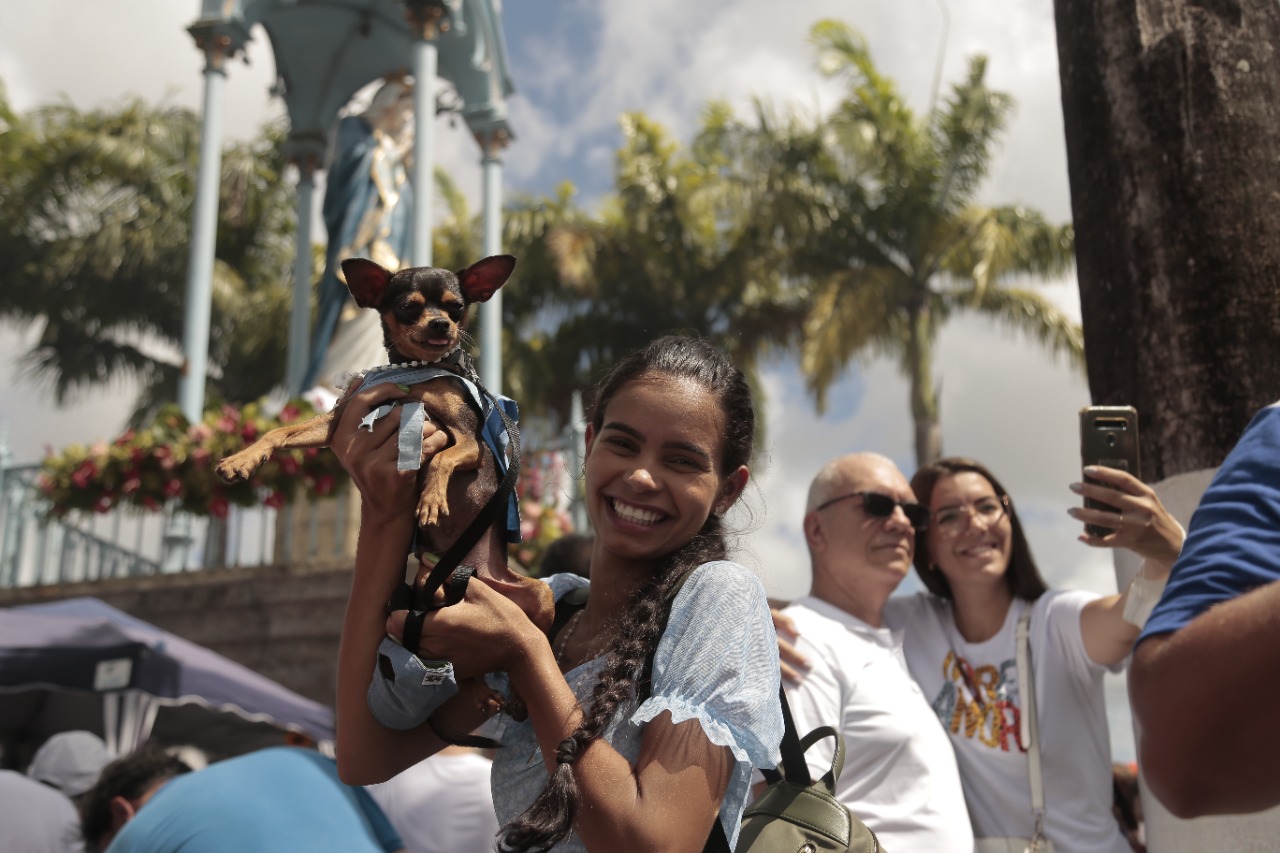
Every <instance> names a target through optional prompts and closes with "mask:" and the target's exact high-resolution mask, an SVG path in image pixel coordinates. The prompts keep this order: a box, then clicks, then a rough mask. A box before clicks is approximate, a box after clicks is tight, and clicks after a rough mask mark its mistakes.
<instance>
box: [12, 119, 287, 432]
mask: <svg viewBox="0 0 1280 853" xmlns="http://www.w3.org/2000/svg"><path fill="white" fill-rule="evenodd" d="M0 121H2V122H3V123H4V124H3V126H4V132H3V133H0V164H2V165H3V168H0V253H2V254H0V263H3V264H5V266H6V269H8V270H10V275H11V276H12V278H11V279H10V280H11V281H14V282H21V285H22V286H21V287H17V286H10V287H5V288H4V289H3V290H0V317H2V318H6V319H9V320H13V321H17V322H21V323H37V324H41V325H42V329H43V331H42V334H41V337H40V339H39V341H38V342H37V343H36V345H35V346H34V348H33V349H32V351H31V352H29V353H28V354H27V355H26V356H25V357H24V363H25V366H26V369H27V372H28V374H29V375H30V376H31V377H32V378H34V379H35V380H36V381H41V382H47V383H48V384H49V385H50V386H51V387H52V391H53V395H54V398H55V399H56V400H57V401H58V402H64V401H67V400H69V399H71V398H72V397H74V395H75V393H76V392H77V391H79V390H81V389H83V388H86V387H88V386H92V385H96V384H101V383H105V382H107V381H109V380H112V379H115V378H118V377H123V376H128V377H131V378H133V379H135V380H137V381H138V382H139V383H140V384H141V386H142V389H143V390H142V396H141V400H140V406H141V411H140V412H139V416H138V417H139V418H144V417H145V413H146V412H147V411H152V412H153V411H154V409H155V406H156V405H157V404H158V402H159V401H166V400H172V399H174V398H175V397H176V389H177V381H178V374H179V371H180V368H181V365H180V363H179V361H180V359H179V357H178V356H177V355H176V354H175V353H176V352H178V351H180V349H181V341H182V334H183V323H184V301H185V291H186V273H187V267H188V259H189V252H190V245H191V220H192V205H193V203H194V197H195V175H196V171H197V159H198V153H199V134H200V124H199V120H198V119H197V117H196V116H195V115H194V114H193V113H191V112H190V111H188V110H185V109H179V108H174V107H163V106H162V107H152V106H149V105H147V104H145V103H143V102H141V101H139V100H137V99H134V100H128V101H125V102H123V103H122V104H120V105H119V106H114V107H110V108H106V109H97V110H90V111H80V110H77V109H76V108H74V107H73V106H71V105H70V104H67V103H60V104H55V105H52V106H46V107H43V108H39V109H36V110H34V111H32V112H30V113H28V114H26V115H17V114H15V113H13V111H12V110H11V109H10V108H9V107H8V104H7V102H5V101H3V100H2V96H0ZM283 137H284V131H283V129H281V128H279V127H272V128H268V129H266V130H265V131H264V133H263V135H262V136H261V137H259V138H258V139H255V140H252V141H249V142H242V143H235V144H232V145H230V146H228V147H227V149H226V151H225V153H224V157H223V170H222V182H221V187H220V199H219V222H218V238H217V243H216V248H215V268H214V297H213V301H214V306H213V319H212V327H211V335H210V341H211V350H210V369H211V376H210V377H209V378H208V384H209V388H210V392H211V395H212V396H213V397H214V398H219V397H220V398H223V399H228V400H234V401H246V400H252V399H256V398H257V397H258V396H260V395H262V394H264V393H266V392H267V391H268V390H269V389H270V388H271V387H272V386H273V385H274V384H276V383H277V382H278V380H279V377H280V375H281V374H282V373H283V361H284V345H283V341H282V340H281V336H280V329H281V328H284V327H285V326H287V319H286V318H287V313H288V305H289V302H290V299H291V295H290V289H289V282H290V279H291V277H292V276H291V269H292V257H293V242H292V241H293V235H294V233H295V214H294V211H293V206H292V200H291V199H292V189H291V187H290V186H289V185H288V184H287V183H286V181H285V178H284V171H285V161H284V158H283V156H282V155H281V153H280V143H281V142H282V141H283Z"/></svg>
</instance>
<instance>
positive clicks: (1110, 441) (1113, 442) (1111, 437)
mask: <svg viewBox="0 0 1280 853" xmlns="http://www.w3.org/2000/svg"><path fill="white" fill-rule="evenodd" d="M1115 446H1116V437H1115V436H1114V435H1109V436H1107V447H1115Z"/></svg>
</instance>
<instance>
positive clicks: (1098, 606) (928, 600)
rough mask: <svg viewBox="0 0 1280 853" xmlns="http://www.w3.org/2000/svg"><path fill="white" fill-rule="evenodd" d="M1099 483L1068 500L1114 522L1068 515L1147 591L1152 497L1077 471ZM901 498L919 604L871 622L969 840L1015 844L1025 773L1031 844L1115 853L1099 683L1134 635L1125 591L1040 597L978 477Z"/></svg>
mask: <svg viewBox="0 0 1280 853" xmlns="http://www.w3.org/2000/svg"><path fill="white" fill-rule="evenodd" d="M1087 473H1088V474H1089V476H1090V478H1091V479H1094V480H1097V481H1098V483H1099V484H1100V485H1093V484H1076V485H1074V486H1073V487H1072V488H1073V490H1074V491H1077V492H1078V493H1080V494H1082V495H1084V496H1085V497H1089V498H1094V499H1096V500H1098V501H1101V502H1104V503H1106V504H1107V505H1108V506H1111V507H1112V508H1113V509H1114V511H1106V510H1097V509H1088V510H1086V509H1073V510H1071V514H1072V516H1073V517H1075V518H1077V519H1079V520H1080V521H1082V522H1086V523H1089V524H1095V525H1101V526H1104V527H1107V528H1109V529H1110V530H1111V531H1112V532H1111V533H1108V534H1107V535H1105V536H1091V535H1088V534H1083V535H1082V536H1081V540H1082V541H1084V542H1086V543H1087V544H1090V545H1093V546H1097V547H1110V548H1114V547H1125V548H1129V549H1131V550H1133V551H1134V552H1136V553H1138V554H1139V555H1141V556H1142V557H1144V558H1145V560H1146V562H1145V564H1144V566H1143V570H1142V571H1143V575H1144V576H1145V577H1146V578H1148V579H1150V580H1161V579H1163V578H1165V577H1167V576H1168V574H1169V569H1170V568H1171V567H1172V565H1173V561H1174V559H1175V558H1176V557H1177V555H1178V550H1179V549H1180V548H1181V545H1182V538H1183V535H1184V534H1183V532H1182V529H1181V527H1179V526H1178V524H1177V522H1176V521H1174V520H1173V518H1172V517H1171V516H1170V515H1169V514H1168V512H1166V511H1165V509H1164V507H1163V506H1162V505H1161V504H1160V501H1159V499H1158V498H1157V497H1156V496H1155V493H1154V492H1153V491H1152V490H1151V489H1150V488H1149V487H1148V486H1146V485H1144V484H1143V483H1142V482H1141V481H1139V480H1137V479H1136V478H1134V477H1132V476H1130V475H1129V474H1127V473H1124V472H1122V471H1116V470H1113V469H1108V468H1091V469H1089V470H1088V472H1087ZM911 487H912V491H914V492H915V494H916V498H917V499H918V500H919V501H920V502H921V503H922V504H924V505H925V506H927V507H929V510H930V522H929V525H928V527H927V529H926V530H924V531H922V532H920V533H919V534H917V543H916V552H915V568H916V571H917V573H918V574H919V576H920V579H921V580H922V581H923V583H924V585H925V587H926V588H927V589H928V590H929V593H930V594H921V595H918V596H913V597H908V598H903V599H895V600H891V601H890V604H889V609H888V611H887V613H886V622H888V623H890V624H891V625H892V626H893V627H895V628H897V629H901V630H902V631H903V653H904V655H905V657H906V660H907V666H908V668H909V670H910V672H911V675H912V678H913V679H915V681H916V682H917V684H919V686H920V688H921V689H922V690H923V691H924V694H925V698H926V699H927V700H929V701H930V702H931V703H932V705H933V708H934V711H935V712H936V713H937V714H938V717H939V720H940V721H941V722H942V724H943V726H944V727H945V728H946V730H947V732H948V733H949V735H950V738H951V743H952V746H953V747H954V748H955V753H956V763H957V765H958V766H959V768H960V777H961V782H962V784H963V787H964V792H965V800H966V802H967V803H968V806H969V812H970V816H971V818H972V821H973V828H974V833H975V835H976V836H977V837H978V839H979V848H978V849H979V850H980V851H981V850H983V849H984V848H983V847H982V842H981V839H983V838H989V839H990V838H1001V837H1021V838H1031V837H1033V835H1034V834H1035V833H1036V831H1037V816H1036V814H1035V813H1034V809H1033V807H1032V793H1031V791H1032V787H1033V785H1034V784H1035V779H1034V778H1033V776H1034V775H1038V776H1039V777H1040V778H1041V779H1042V780H1043V798H1042V799H1043V802H1044V811H1043V821H1042V827H1041V828H1042V830H1043V834H1044V836H1045V837H1047V838H1048V839H1049V840H1050V841H1051V842H1052V843H1053V845H1054V850H1055V853H1073V851H1079V853H1086V851H1087V853H1125V851H1128V850H1129V846H1128V843H1127V842H1126V841H1125V840H1124V838H1123V837H1122V836H1121V835H1120V832H1119V830H1118V828H1117V826H1116V823H1115V820H1114V818H1113V817H1112V814H1111V802H1112V785H1111V750H1110V741H1109V737H1108V731H1107V720H1106V710H1105V703H1104V697H1103V686H1102V684H1103V682H1102V678H1103V674H1104V672H1106V671H1107V670H1108V669H1110V670H1113V671H1114V670H1116V669H1118V668H1120V667H1121V666H1122V665H1123V663H1124V661H1125V659H1126V658H1127V656H1128V654H1129V652H1130V650H1131V649H1132V646H1133V643H1134V641H1135V640H1136V639H1137V637H1138V631H1139V627H1138V626H1137V625H1135V624H1133V623H1131V622H1129V621H1127V620H1126V619H1125V618H1124V613H1125V604H1126V601H1127V596H1128V594H1129V591H1128V590H1126V591H1125V592H1124V593H1123V594H1120V595H1111V596H1096V595H1093V594H1091V593H1085V592H1079V591H1050V590H1049V589H1048V588H1047V586H1046V585H1045V582H1044V580H1043V579H1042V578H1041V576H1040V573H1039V571H1038V570H1037V568H1036V564H1035V561H1034V560H1033V558H1032V556H1031V550H1030V548H1029V547H1028V545H1027V541H1026V537H1025V536H1024V535H1023V531H1022V525H1021V522H1020V521H1019V520H1018V513H1017V509H1016V507H1015V506H1014V503H1013V501H1012V500H1011V499H1010V497H1009V495H1008V492H1006V491H1005V489H1004V487H1003V486H1002V485H1001V484H1000V481H999V480H997V479H996V477H995V475H993V474H992V473H991V472H990V471H988V470H987V469H986V468H985V467H983V466H982V465H981V464H979V463H978V462H975V461H973V460H971V459H962V458H955V457H953V458H948V459H942V460H939V461H938V462H936V463H934V464H932V465H928V466H926V467H924V468H922V469H920V470H919V471H917V472H916V475H915V476H914V477H913V478H912V481H911ZM1026 613H1029V614H1030V622H1029V638H1030V660H1031V665H1030V670H1031V673H1030V675H1031V676H1033V681H1032V682H1030V683H1031V689H1032V690H1033V692H1034V699H1035V702H1034V712H1035V722H1036V727H1035V729H1034V731H1035V733H1036V734H1035V737H1036V739H1037V741H1038V746H1039V753H1040V755H1041V761H1042V768H1041V770H1040V772H1039V773H1038V774H1037V772H1036V769H1035V767H1034V765H1033V764H1032V763H1031V762H1030V761H1029V756H1028V747H1029V746H1030V744H1029V743H1027V738H1026V737H1025V735H1024V732H1023V731H1022V726H1021V723H1022V721H1023V720H1022V718H1023V716H1024V715H1028V714H1030V713H1031V711H1032V709H1029V708H1028V705H1027V701H1026V699H1027V697H1026V696H1024V695H1021V691H1020V689H1019V685H1020V684H1023V683H1027V682H1023V681H1021V680H1020V676H1021V675H1023V674H1022V673H1020V672H1019V666H1020V664H1019V663H1018V653H1017V646H1018V641H1017V633H1018V623H1019V621H1020V620H1021V618H1022V616H1023V615H1024V614H1026Z"/></svg>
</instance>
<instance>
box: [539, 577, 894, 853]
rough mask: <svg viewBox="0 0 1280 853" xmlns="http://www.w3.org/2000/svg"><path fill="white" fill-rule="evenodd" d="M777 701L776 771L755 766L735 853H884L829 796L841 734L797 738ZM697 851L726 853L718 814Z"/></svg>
mask: <svg viewBox="0 0 1280 853" xmlns="http://www.w3.org/2000/svg"><path fill="white" fill-rule="evenodd" d="M690 574H692V570H690V571H689V572H686V573H685V575H684V577H682V578H681V579H680V580H679V581H678V582H677V583H676V584H675V585H674V587H673V588H672V590H671V591H670V592H669V593H667V602H668V604H667V606H668V615H670V609H669V608H670V602H672V601H674V600H675V597H676V595H677V594H678V593H679V592H680V590H681V588H683V587H684V584H685V581H687V580H688V579H689V575H690ZM585 593H586V589H583V590H582V592H578V591H577V590H574V591H573V592H571V593H569V594H568V595H566V596H564V597H563V598H562V599H561V602H560V603H557V605H556V621H557V624H558V625H562V624H563V622H564V621H567V619H568V617H569V616H570V615H571V611H572V609H575V608H577V607H581V606H583V605H584V604H585V603H586V597H587V596H586V594H585ZM665 629H666V626H665V624H664V626H663V630H665ZM555 630H556V629H555V628H553V630H552V634H551V636H555ZM655 651H656V649H655ZM653 655H654V652H650V654H649V657H648V659H647V660H645V662H644V667H643V668H642V670H641V674H640V678H639V679H638V682H637V684H636V694H637V698H638V702H637V704H640V703H643V702H644V701H645V699H647V698H648V697H649V694H650V690H651V689H652V686H653V685H652V681H651V679H652V677H653ZM778 701H779V702H781V703H782V722H783V730H782V744H781V751H782V764H781V765H779V767H778V769H777V770H764V769H762V770H761V773H763V774H764V778H765V782H767V783H768V785H769V787H768V788H766V789H765V790H764V792H763V793H761V794H760V796H759V797H757V798H756V799H755V800H754V801H752V802H751V803H749V804H748V805H747V809H746V811H744V812H743V813H742V827H741V829H740V830H739V831H738V847H737V851H736V853H820V851H821V853H825V851H831V853H885V849H884V847H882V846H881V845H880V840H879V839H878V838H876V834H875V833H874V832H872V831H871V829H870V828H869V827H868V826H867V825H866V824H865V823H863V822H862V821H860V820H858V819H857V818H856V817H854V816H853V814H852V813H851V812H850V811H849V809H848V808H847V807H846V806H845V805H844V804H843V803H841V802H840V801H839V800H837V799H836V798H835V790H836V780H837V779H839V778H840V771H841V770H842V769H843V768H844V736H843V735H841V734H840V732H838V731H836V730H835V729H833V728H832V727H831V726H820V727H818V728H816V729H814V730H813V731H811V732H809V734H807V735H805V737H804V740H803V741H802V740H801V739H800V736H799V735H798V734H797V733H796V724H795V720H793V719H792V718H791V707H790V706H789V705H787V694H786V692H785V691H784V690H783V689H782V687H781V685H779V687H778ZM825 737H832V738H835V741H836V750H835V755H834V756H833V757H832V761H831V769H830V770H828V771H827V772H826V773H824V774H822V778H820V779H818V781H817V782H815V781H813V779H812V778H811V777H810V776H809V765H808V764H807V763H806V762H805V760H804V754H805V752H806V751H807V750H808V749H809V747H811V746H813V745H814V744H815V743H817V742H818V741H820V740H822V739H823V738H825ZM703 853H731V850H730V847H729V839H728V838H727V837H726V836H725V833H724V827H723V826H721V825H720V820H719V818H717V819H716V821H715V823H714V824H713V825H712V826H711V835H710V837H708V838H707V843H706V845H705V846H704V847H703Z"/></svg>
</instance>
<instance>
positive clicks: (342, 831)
mask: <svg viewBox="0 0 1280 853" xmlns="http://www.w3.org/2000/svg"><path fill="white" fill-rule="evenodd" d="M187 769H188V768H187V767H186V765H184V764H182V762H180V761H178V760H177V759H175V758H172V757H170V756H168V755H167V754H165V753H164V752H163V751H161V750H159V749H158V748H156V747H143V748H142V749H141V750H138V751H135V752H133V753H130V754H129V755H126V756H124V757H122V758H118V759H116V760H115V761H114V762H112V763H111V764H109V765H107V767H106V768H105V769H104V770H103V772H102V777H101V778H100V779H99V781H98V784H97V785H95V786H94V788H93V789H91V790H90V792H89V794H88V795H87V802H86V804H85V807H84V821H83V827H84V835H85V838H86V840H87V841H88V842H89V843H90V844H93V845H95V846H96V849H98V850H103V851H106V853H225V851H230V850H243V851H266V850H270V851H272V853H289V851H297V853H313V851H316V850H341V851H343V853H397V851H402V850H403V848H404V844H403V843H402V842H401V840H400V837H399V835H397V834H396V832H395V830H394V829H393V828H392V826H391V823H390V822H389V821H388V820H387V818H386V816H385V815H384V814H383V813H382V810H381V809H380V808H378V806H377V804H376V803H374V801H373V799H372V798H371V797H370V796H369V794H368V792H366V791H365V790H364V789H362V788H354V787H352V786H350V785H345V784H343V783H342V782H341V781H340V780H339V779H338V771H337V768H336V767H335V764H334V761H333V759H331V758H326V757H325V756H323V755H320V754H319V753H318V752H315V751H314V750H311V749H306V748H302V747H293V746H281V747H272V748H269V749H263V750H259V751H257V752H251V753H247V754H245V755H241V756H237V757H235V758H229V759H226V760H225V761H219V762H217V763H215V764H210V765H209V766H208V767H206V768H205V769H203V770H199V771H196V772H191V773H188V772H186V770H187Z"/></svg>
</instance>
